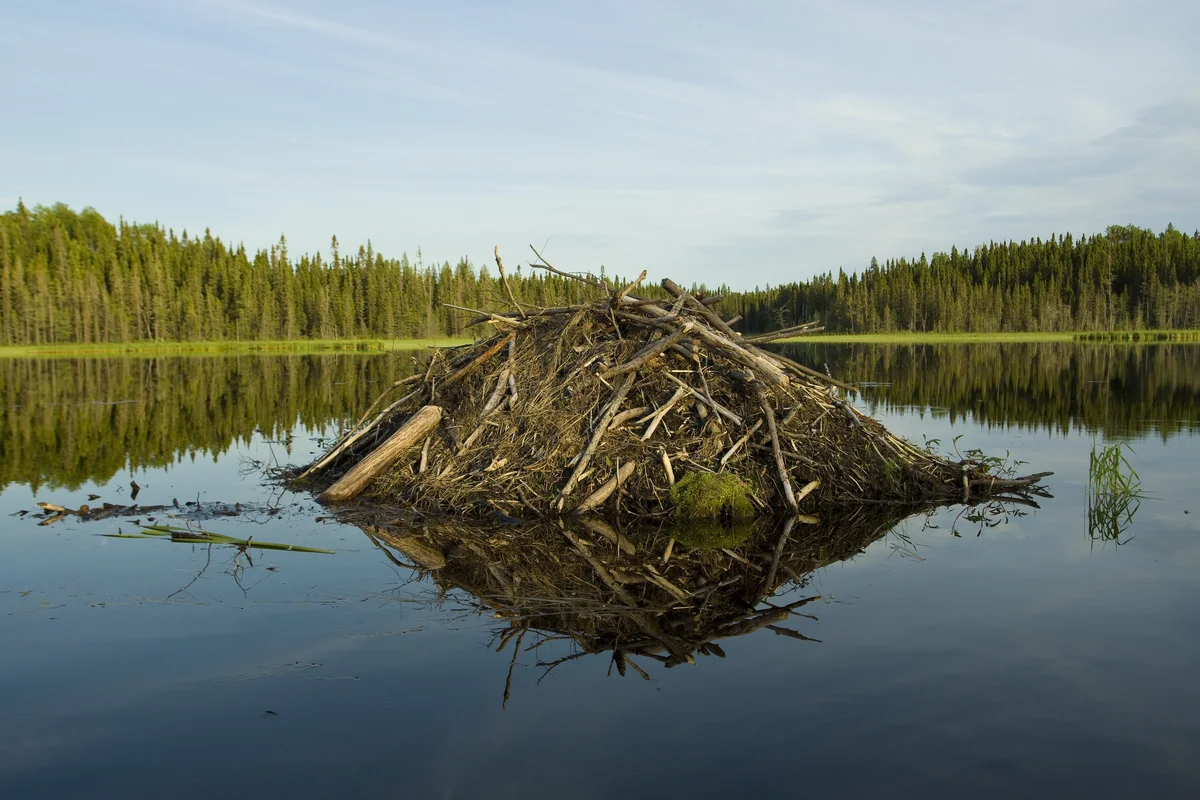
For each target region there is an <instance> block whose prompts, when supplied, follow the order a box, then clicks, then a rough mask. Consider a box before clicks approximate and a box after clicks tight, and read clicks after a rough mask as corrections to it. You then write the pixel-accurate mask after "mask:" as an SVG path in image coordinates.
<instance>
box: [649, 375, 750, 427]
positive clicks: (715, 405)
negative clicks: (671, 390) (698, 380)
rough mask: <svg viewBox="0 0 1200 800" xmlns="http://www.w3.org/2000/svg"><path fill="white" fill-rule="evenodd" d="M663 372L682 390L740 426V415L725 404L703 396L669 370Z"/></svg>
mask: <svg viewBox="0 0 1200 800" xmlns="http://www.w3.org/2000/svg"><path fill="white" fill-rule="evenodd" d="M663 374H664V375H666V376H667V377H668V378H670V379H671V380H673V381H675V383H677V384H679V385H680V386H682V387H683V389H684V391H686V392H687V393H688V394H690V395H692V396H693V397H695V398H697V399H698V400H699V401H700V402H702V403H704V404H705V405H707V406H708V407H709V408H711V409H712V410H713V411H715V412H717V413H718V414H720V415H721V416H722V417H725V419H727V420H729V421H730V422H732V423H733V424H734V425H738V426H740V425H741V424H742V418H741V417H739V416H738V415H737V414H735V413H733V412H732V411H730V410H729V409H728V408H726V407H725V406H723V405H721V404H720V403H718V402H717V401H715V400H713V399H711V398H708V397H705V396H704V395H702V394H700V392H697V391H696V390H695V389H693V388H692V387H690V386H688V385H687V384H686V383H684V382H683V381H681V380H679V378H676V377H675V376H674V375H672V374H671V373H669V372H665V373H663Z"/></svg>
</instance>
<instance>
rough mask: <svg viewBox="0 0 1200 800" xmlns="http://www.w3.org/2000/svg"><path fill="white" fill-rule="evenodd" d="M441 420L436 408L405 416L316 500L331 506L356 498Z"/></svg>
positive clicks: (438, 408) (425, 407)
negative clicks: (396, 427)
mask: <svg viewBox="0 0 1200 800" xmlns="http://www.w3.org/2000/svg"><path fill="white" fill-rule="evenodd" d="M441 421H442V409H441V407H440V406H424V407H423V408H421V409H420V410H419V411H417V413H415V414H413V415H412V416H411V417H409V419H408V421H407V422H405V423H404V424H403V425H401V426H400V428H399V429H398V430H397V431H396V432H395V433H393V434H392V435H391V436H389V437H388V439H387V441H385V442H384V443H383V444H381V445H379V446H378V447H376V448H375V449H374V450H373V451H372V452H371V454H370V455H368V456H367V457H366V458H364V459H363V460H362V461H360V462H358V463H357V464H356V465H354V467H353V468H352V469H351V470H350V471H349V472H347V473H346V474H345V475H343V476H342V477H341V478H339V479H338V480H337V482H336V483H334V484H333V485H332V486H330V487H329V488H328V489H326V490H325V491H324V492H323V493H322V494H321V496H320V497H318V498H317V500H319V501H320V502H322V503H331V502H338V501H341V500H350V499H352V498H354V497H357V496H358V495H359V494H360V493H361V492H362V491H363V489H366V488H367V487H368V486H369V485H370V484H371V481H373V480H375V478H376V477H378V476H379V474H380V473H382V472H384V471H385V470H386V469H387V468H388V467H390V466H391V465H392V464H394V463H395V462H396V459H398V458H400V456H402V455H404V454H405V453H406V452H408V451H409V450H411V449H412V448H413V447H416V446H417V445H419V444H421V443H422V442H423V441H425V437H427V436H428V435H429V434H431V433H433V431H434V430H436V429H437V426H438V424H440V423H441Z"/></svg>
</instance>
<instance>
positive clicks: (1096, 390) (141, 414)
mask: <svg viewBox="0 0 1200 800" xmlns="http://www.w3.org/2000/svg"><path fill="white" fill-rule="evenodd" d="M788 349H790V351H791V354H792V355H793V356H799V357H800V358H801V359H802V360H804V361H806V362H807V363H815V364H824V363H828V364H829V366H830V369H831V370H832V371H833V372H834V374H836V375H837V376H838V377H842V378H845V379H847V380H850V381H853V382H856V383H861V382H867V383H875V384H881V385H880V386H878V387H877V388H872V389H868V390H867V391H866V392H865V393H864V395H865V396H864V401H865V403H866V404H867V406H868V407H869V410H870V411H871V412H872V413H874V412H875V411H877V410H879V409H881V408H882V409H893V408H898V407H899V408H909V407H914V406H915V407H919V408H922V409H924V408H932V409H933V413H934V414H935V415H945V416H948V417H949V418H950V419H951V421H957V420H959V419H961V418H963V417H964V416H966V415H968V414H969V415H971V416H973V418H974V419H976V420H978V421H980V422H983V423H985V424H988V425H1001V426H1010V425H1015V426H1019V427H1027V428H1050V429H1054V430H1059V431H1064V432H1065V431H1068V430H1071V429H1079V428H1083V429H1087V430H1093V431H1095V430H1099V431H1103V432H1104V433H1105V434H1106V435H1113V434H1121V435H1130V434H1141V433H1147V432H1156V433H1158V434H1160V435H1161V436H1162V437H1163V438H1167V437H1169V436H1171V435H1174V434H1176V433H1178V432H1180V431H1184V430H1194V429H1195V428H1196V427H1197V426H1200V346H1195V345H1186V344H1176V345H1140V346H1138V345H1104V344H1086V345H1079V344H1068V343H1049V344H995V345H979V344H973V345H898V346H895V345H889V346H881V345H857V344H856V345H790V346H788ZM421 357H422V354H420V353H407V354H391V355H382V356H373V355H356V354H324V355H290V356H289V355H284V356H268V355H251V356H236V357H234V356H213V357H172V358H114V359H54V360H45V359H3V360H0V489H3V488H4V487H5V486H7V485H9V484H12V483H24V484H29V485H30V486H31V487H33V488H34V489H35V490H36V489H37V488H39V487H40V486H48V487H50V488H59V487H63V488H67V489H74V488H77V487H79V486H80V485H82V484H84V483H85V482H88V481H92V482H95V483H105V482H107V481H109V480H111V479H112V478H113V477H114V476H115V475H117V474H118V473H119V472H121V471H122V470H125V469H129V470H137V469H143V468H152V467H165V466H170V465H172V464H175V463H177V462H178V461H179V460H180V459H182V458H184V457H188V456H195V455H196V454H201V455H205V456H216V455H218V454H221V453H224V452H226V451H227V450H228V449H229V448H230V447H231V446H233V445H235V444H243V445H244V444H246V443H247V442H248V441H249V440H250V437H251V436H252V435H253V434H255V433H256V432H260V433H264V434H266V435H267V436H269V437H270V438H273V439H277V440H280V441H281V443H282V448H281V450H280V452H279V453H278V455H279V456H280V457H281V458H282V457H284V456H286V455H287V454H288V452H289V449H288V448H289V445H290V436H291V435H293V432H294V430H295V429H296V426H297V425H299V428H300V431H301V432H306V433H312V432H319V431H321V430H323V429H324V428H325V427H326V426H328V425H331V424H339V423H341V422H344V421H345V420H347V419H349V418H350V417H352V416H356V415H358V414H360V413H361V411H362V409H364V408H366V407H367V405H368V404H369V403H370V402H371V400H372V399H373V398H374V397H375V395H376V394H377V393H378V390H379V388H380V387H381V386H383V385H385V384H386V383H388V382H391V381H394V380H396V379H397V378H400V377H404V376H405V375H408V374H411V373H412V371H413V369H414V359H415V358H416V359H419V358H421Z"/></svg>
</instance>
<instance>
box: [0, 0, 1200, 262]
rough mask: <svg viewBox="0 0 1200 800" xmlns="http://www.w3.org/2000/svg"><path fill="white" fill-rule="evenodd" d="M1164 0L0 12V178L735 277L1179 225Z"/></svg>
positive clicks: (270, 231)
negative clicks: (9, 112)
mask: <svg viewBox="0 0 1200 800" xmlns="http://www.w3.org/2000/svg"><path fill="white" fill-rule="evenodd" d="M1193 6H1194V4H1191V3H1186V2H1160V3H1152V4H1149V5H1146V4H1134V3H1125V2H1107V3H1105V4H1104V5H1103V6H1097V5H1096V4H1094V3H1083V2H1063V3H1054V4H1045V3H1036V2H1025V0H1015V1H1014V2H1010V3H1008V4H1006V5H1004V6H1003V7H998V6H996V5H994V4H990V3H961V4H956V5H954V6H953V7H946V6H945V5H944V4H941V3H932V2H928V3H926V2H915V3H910V4H905V5H904V6H903V7H900V6H897V5H895V4H892V3H885V2H860V3H854V4H844V3H827V2H810V3H803V4H795V3H790V2H782V0H779V1H778V2H774V1H773V0H759V1H758V2H753V3H749V4H744V5H742V6H738V7H736V8H735V7H733V6H728V5H726V4H721V3H715V2H714V3H690V2H689V3H683V2H662V3H655V4H648V5H646V6H645V7H637V6H634V5H631V4H626V3H621V2H615V1H614V2H603V0H600V1H599V2H597V3H594V4H588V5H587V6H575V5H572V4H546V3H534V2H528V3H519V4H515V5H514V4H506V5H505V6H503V7H497V6H496V5H495V4H486V3H455V4H434V5H426V6H415V5H411V4H400V5H396V4H390V3H383V2H368V1H367V0H352V1H351V2H347V3H344V4H342V5H341V6H339V8H338V9H337V12H336V14H334V13H333V12H331V11H330V10H329V7H328V6H323V7H322V6H318V5H317V4H315V3H313V2H296V3H287V4H284V3H282V2H278V0H230V1H229V2H219V3H210V2H199V0H195V2H191V3H182V4H175V5H172V6H170V7H169V8H168V7H164V6H160V5H159V4H151V3H144V2H133V0H130V2H127V3H126V4H123V5H118V6H116V7H115V9H108V10H106V11H105V13H100V12H99V11H94V10H91V9H83V10H81V12H80V13H79V14H78V15H76V16H74V17H73V18H71V19H70V20H65V21H64V20H62V19H57V18H52V15H51V13H50V11H49V10H47V9H46V8H45V7H44V6H43V5H42V4H33V3H18V4H15V5H10V6H8V7H6V9H5V10H4V11H0V23H2V24H0V29H3V30H6V31H8V32H9V33H8V34H7V35H6V36H4V35H0V36H3V38H4V41H5V47H4V48H0V69H3V71H5V72H6V73H12V74H16V71H17V70H18V69H19V68H21V66H22V65H24V64H27V63H34V62H36V63H39V64H42V65H44V67H43V68H40V69H39V71H37V72H36V73H33V74H32V75H31V76H30V77H29V78H28V79H27V80H25V81H21V82H17V81H9V82H6V84H5V87H4V88H3V89H0V92H4V93H7V94H8V95H10V96H9V97H6V98H3V99H5V100H6V101H7V102H6V107H10V108H12V107H20V108H23V109H28V113H27V114H26V115H25V119H27V120H28V122H27V124H23V125H20V126H7V127H5V128H4V129H2V130H0V174H3V175H5V185H4V186H3V187H0V188H3V189H4V192H5V194H8V195H18V194H19V195H21V196H24V198H25V199H26V200H27V201H28V202H54V201H57V200H63V201H66V202H70V203H72V204H74V205H95V206H97V207H98V208H99V209H100V210H101V211H102V212H104V213H106V214H108V215H110V216H115V215H117V214H124V215H125V216H126V217H127V218H131V217H136V218H139V219H159V220H163V221H164V222H165V223H167V224H172V225H174V226H175V227H177V228H181V227H185V226H186V227H188V228H189V229H201V228H203V227H205V226H211V227H212V228H213V230H214V231H215V232H220V233H221V234H222V236H224V237H225V238H227V239H229V238H232V239H234V240H237V239H242V240H245V241H246V242H247V243H248V244H249V245H251V246H259V245H265V244H268V243H270V242H272V241H274V240H276V239H277V238H278V235H279V234H280V233H281V232H284V233H287V234H288V237H289V241H291V243H292V246H293V250H297V251H298V250H302V249H318V248H323V247H325V246H326V245H327V242H328V238H329V236H330V235H331V234H334V233H336V234H337V235H338V237H339V239H341V240H342V241H344V242H356V241H363V240H365V239H367V238H371V239H372V240H373V241H374V243H375V245H376V247H377V249H379V250H381V251H383V252H387V253H399V252H400V251H402V250H408V251H410V252H412V251H414V250H415V249H416V248H417V247H418V246H420V247H422V249H423V251H424V252H425V254H426V255H427V256H433V257H436V258H438V259H444V258H445V259H454V258H457V257H458V256H460V255H468V256H470V257H472V258H473V259H475V260H477V261H484V260H486V259H487V257H488V254H489V253H490V251H491V248H492V246H493V245H495V244H499V245H500V246H501V249H502V251H507V252H512V253H513V254H514V257H517V256H516V254H517V253H524V252H525V250H526V248H525V245H526V243H527V242H529V241H537V242H542V241H544V240H545V239H546V238H547V237H550V238H551V241H552V248H553V249H556V250H557V252H555V253H554V255H555V257H556V258H557V259H559V260H561V261H563V262H564V263H570V264H572V265H574V266H576V267H579V268H589V267H590V268H594V267H595V266H597V265H598V264H600V263H604V264H606V265H607V266H608V267H609V269H611V270H619V271H621V272H628V273H634V272H636V271H637V270H640V269H641V268H642V267H649V268H650V269H651V271H652V272H656V273H658V274H665V273H671V274H674V275H677V276H680V277H682V278H684V279H685V280H696V281H705V282H708V283H719V282H722V281H725V282H729V283H733V284H735V285H740V284H750V285H752V284H755V283H758V284H764V283H769V282H771V283H775V282H780V281H785V280H792V279H798V278H803V277H807V276H808V275H811V274H813V273H814V272H817V271H825V270H829V269H834V270H836V268H837V267H839V266H846V267H847V268H858V267H861V266H863V265H864V264H866V263H867V262H868V261H869V259H870V257H871V256H872V255H876V256H879V257H881V258H887V257H891V256H898V255H913V254H916V253H918V252H920V251H921V250H925V251H932V250H933V249H938V248H947V247H949V246H950V245H951V244H957V245H959V246H960V247H961V246H970V245H973V244H976V243H979V242H982V241H987V240H990V239H1001V238H1010V237H1011V238H1025V237H1029V236H1034V235H1042V236H1044V235H1047V234H1048V233H1049V232H1051V231H1066V230H1070V231H1073V232H1090V231H1094V230H1100V229H1103V228H1104V227H1105V226H1107V225H1109V224H1111V223H1124V222H1135V223H1138V224H1144V225H1149V226H1153V227H1161V226H1163V225H1165V224H1166V223H1167V222H1168V221H1173V222H1174V223H1175V224H1176V225H1177V226H1178V227H1181V228H1185V229H1191V228H1192V227H1196V226H1197V223H1198V221H1197V220H1196V219H1195V213H1196V212H1195V210H1194V209H1196V208H1200V180H1197V177H1198V176H1200V152H1197V150H1198V147H1197V144H1196V143H1197V142H1198V141H1200V136H1198V135H1197V134H1198V133H1200V132H1198V131H1197V126H1198V122H1200V103H1198V100H1197V96H1196V94H1195V89H1194V86H1193V85H1192V80H1191V76H1194V75H1195V74H1197V73H1200V56H1197V54H1196V50H1195V48H1194V47H1192V45H1191V43H1190V41H1189V38H1188V34H1187V32H1188V31H1189V30H1194V29H1195V27H1196V25H1197V24H1200V11H1198V10H1197V9H1196V8H1194V7H1193ZM1165 19H1170V20H1172V22H1171V24H1170V25H1165V24H1163V20H1165ZM123 167H124V171H123V170H122V168H123ZM130 176H132V177H130Z"/></svg>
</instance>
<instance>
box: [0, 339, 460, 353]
mask: <svg viewBox="0 0 1200 800" xmlns="http://www.w3.org/2000/svg"><path fill="white" fill-rule="evenodd" d="M470 341H471V340H470V339H466V338H458V339H455V338H430V339H293V340H290V341H273V342H255V341H250V342H125V343H111V344H39V345H9V346H0V358H78V357H101V358H115V357H119V356H183V355H241V354H246V353H263V354H274V353H281V354H305V353H328V352H364V353H369V352H386V351H392V350H419V349H421V348H424V347H451V346H454V345H460V344H469V343H470Z"/></svg>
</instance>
